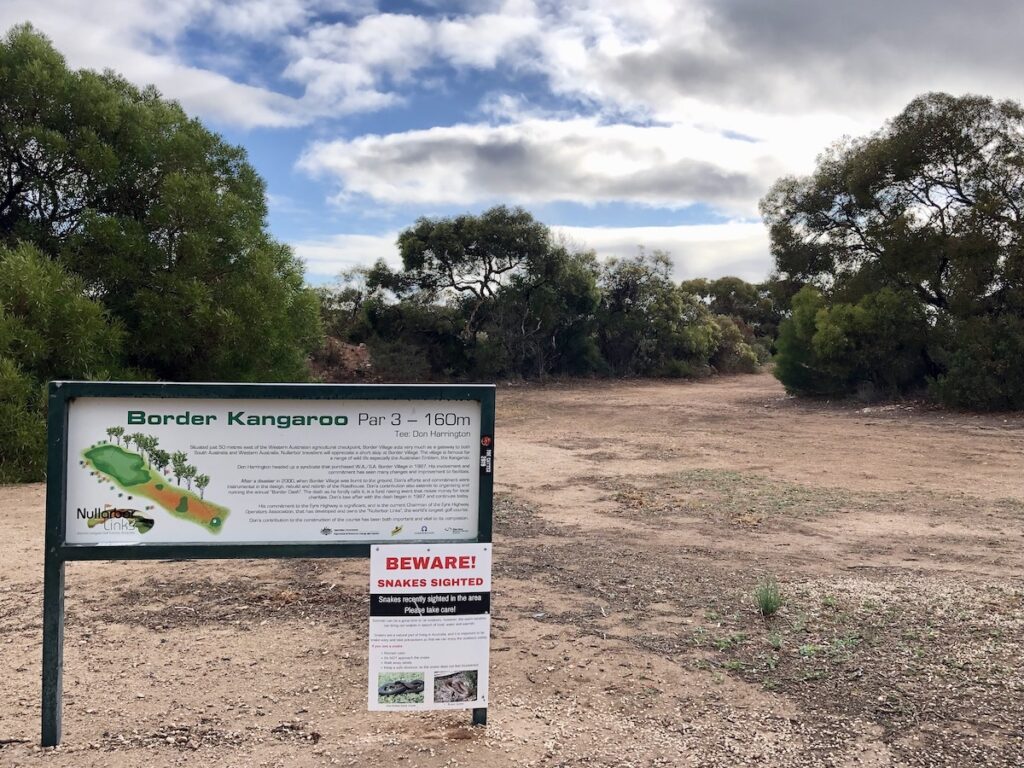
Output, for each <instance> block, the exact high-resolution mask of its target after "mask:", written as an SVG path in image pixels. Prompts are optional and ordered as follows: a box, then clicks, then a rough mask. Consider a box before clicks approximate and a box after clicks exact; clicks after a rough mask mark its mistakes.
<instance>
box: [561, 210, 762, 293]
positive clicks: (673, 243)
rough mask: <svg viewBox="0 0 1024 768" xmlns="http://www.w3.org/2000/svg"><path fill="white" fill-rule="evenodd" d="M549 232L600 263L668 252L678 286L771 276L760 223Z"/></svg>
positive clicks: (572, 228) (757, 280)
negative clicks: (682, 282)
mask: <svg viewBox="0 0 1024 768" xmlns="http://www.w3.org/2000/svg"><path fill="white" fill-rule="evenodd" d="M552 230H553V231H554V232H556V233H560V234H562V235H564V236H566V237H568V238H569V239H570V241H571V242H573V243H576V244H579V245H582V246H584V247H588V248H592V249H594V251H596V252H597V255H598V256H600V257H603V258H608V257H619V258H621V257H624V256H633V255H635V254H636V253H637V250H638V249H639V248H645V249H646V250H648V251H654V250H660V251H666V252H668V254H669V255H670V256H671V257H672V263H673V265H674V276H675V278H676V279H677V280H688V279H690V278H694V277H710V278H718V277H724V276H726V275H734V276H736V277H741V278H743V279H744V280H748V281H750V282H760V281H762V280H764V279H765V278H766V277H767V276H768V273H769V271H770V270H771V257H770V255H769V252H768V233H767V231H766V230H765V227H764V225H763V224H761V223H760V222H739V221H737V222H727V223H724V224H692V225H679V226H670V227H566V226H555V227H552Z"/></svg>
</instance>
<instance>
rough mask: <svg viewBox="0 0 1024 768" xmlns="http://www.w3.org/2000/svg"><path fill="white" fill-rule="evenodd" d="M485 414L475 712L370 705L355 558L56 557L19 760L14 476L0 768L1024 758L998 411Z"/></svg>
mask: <svg viewBox="0 0 1024 768" xmlns="http://www.w3.org/2000/svg"><path fill="white" fill-rule="evenodd" d="M498 403H499V405H498V429H497V434H496V454H497V464H496V470H495V477H496V480H497V483H498V489H499V499H498V504H497V509H496V512H495V565H494V576H495V581H494V590H495V591H494V596H493V605H494V613H493V642H492V649H491V650H492V656H491V708H490V710H489V719H490V724H489V725H488V726H487V727H486V728H471V727H469V725H468V723H469V714H468V713H465V714H462V713H454V714H453V713H425V714H402V715H397V714H387V713H373V714H371V713H368V712H366V711H365V698H366V693H365V691H366V680H365V669H366V630H367V600H368V598H367V580H368V565H367V562H366V561H362V560H356V561H333V560H301V561H300V560H292V561H213V562H153V563H127V562H121V563H74V564H70V565H69V566H68V574H67V608H68V612H67V633H66V647H65V673H64V675H65V681H64V689H65V706H64V744H63V745H62V746H61V747H60V748H58V749H56V750H40V749H39V747H38V746H36V744H37V741H38V729H39V678H40V631H41V630H40V611H41V595H42V583H41V576H42V530H43V488H42V486H13V487H4V488H0V506H2V509H3V511H4V529H3V536H2V539H0V679H2V680H3V686H2V688H0V691H2V694H3V696H2V698H0V765H3V766H15V765H24V766H39V765H43V766H54V767H56V766H75V767H76V768H77V767H79V766H83V767H84V766H137V765H147V766H153V767H156V766H173V765H184V764H187V765H189V766H320V765H357V766H362V765H367V766H369V765H375V766H379V765H389V766H399V767H402V766H408V767H409V768H412V767H413V766H423V767H427V766H430V767H432V768H433V767H437V768H440V767H441V766H448V767H451V768H454V767H456V766H477V765H482V766H488V768H491V767H492V766H493V767H495V768H500V767H502V766H723V767H731V766H742V765H756V766H780V767H784V766H836V767H839V766H876V767H879V768H880V767H882V766H949V767H950V768H953V767H954V766H955V767H957V768H959V767H961V766H1021V765H1024V673H1022V671H1021V659H1022V638H1024V633H1022V630H1024V578H1022V577H1024V556H1022V554H1021V550H1022V545H1024V419H1022V418H1021V417H1020V416H1003V415H998V416H996V415H993V416H973V415H958V414H950V413H946V412H941V411H933V410H930V409H925V408H920V407H914V406H861V405H852V404H841V405H830V404H825V403H816V404H804V403H798V402H796V401H795V400H793V399H790V398H787V397H786V396H785V395H784V393H783V392H782V390H781V388H780V387H779V386H778V384H777V383H776V382H775V381H774V380H773V379H772V378H771V377H770V376H768V375H759V376H743V377H736V378H726V379H719V380H713V381H707V382H702V383H668V382H636V383H582V384H581V383H567V384H557V385H549V386H545V387H538V386H523V387H509V386H502V387H501V389H500V391H499V399H498ZM772 579H774V580H776V581H777V583H778V585H779V589H780V591H781V594H782V598H783V601H784V602H783V606H782V608H781V610H779V612H778V613H777V614H776V615H775V616H773V617H772V618H770V619H765V618H763V617H762V616H761V614H760V613H759V612H758V610H757V608H756V606H755V601H754V594H755V591H756V589H757V588H758V586H759V584H764V583H768V582H769V581H771V580H772Z"/></svg>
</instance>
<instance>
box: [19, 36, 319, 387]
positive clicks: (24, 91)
mask: <svg viewBox="0 0 1024 768" xmlns="http://www.w3.org/2000/svg"><path fill="white" fill-rule="evenodd" d="M0 94H2V95H0V243H4V244H6V245H8V246H9V247H13V246H15V245H16V244H17V243H19V242H25V243H32V244H34V245H36V246H37V247H38V248H39V249H40V250H41V251H42V252H43V253H44V254H46V255H47V256H48V257H50V258H52V259H55V260H56V261H59V262H60V263H61V264H62V265H64V267H65V268H66V269H67V270H69V271H70V272H72V273H74V274H76V275H78V276H79V277H80V278H81V279H82V280H83V282H84V287H85V290H86V291H87V293H88V295H89V296H90V297H91V298H93V299H95V300H97V301H99V302H100V303H101V304H102V305H103V306H104V307H105V308H106V309H107V310H108V311H109V312H110V313H111V314H112V315H113V316H114V317H115V318H117V319H118V321H119V322H120V323H121V324H122V325H123V327H124V329H125V333H126V343H125V346H124V355H125V362H126V363H127V364H128V365H130V366H132V367H134V368H137V369H139V370H141V371H146V372H148V373H149V374H150V375H152V376H155V377H157V378H164V379H172V380H175V379H176V380H188V379H195V378H204V379H243V380H251V379H271V380H274V379H296V378H302V377H303V376H304V375H305V374H304V371H305V358H306V355H307V354H308V352H309V351H310V349H311V348H312V346H314V345H315V344H316V342H317V340H318V338H319V327H318V317H317V305H316V300H315V297H314V295H313V294H312V293H311V292H309V291H308V290H306V289H305V287H304V284H303V278H302V267H301V265H300V263H299V262H298V261H297V260H296V259H295V258H294V256H293V255H292V254H291V252H290V250H289V249H288V248H287V247H286V246H283V245H281V244H279V243H276V242H274V240H273V239H272V238H271V237H270V236H269V235H268V234H267V232H266V213H267V211H266V203H265V189H264V184H263V181H262V180H261V179H260V177H259V176H258V175H257V173H256V172H255V170H254V169H253V168H252V166H251V165H249V163H248V162H247V160H246V155H245V151H244V150H243V149H241V148H239V147H234V146H231V145H229V144H227V143H225V142H224V141H223V139H221V137H220V136H218V135H217V134H215V133H213V132H211V131H209V130H207V129H206V128H205V127H204V126H203V125H202V124H201V123H200V122H199V121H198V120H195V119H192V118H190V117H188V115H186V114H185V112H184V111H183V110H182V109H181V107H179V106H178V105H177V104H176V103H175V102H172V101H167V100H165V99H163V98H161V96H160V94H159V93H158V92H157V91H156V90H155V89H153V88H147V89H143V90H139V89H138V88H136V87H134V86H132V85H131V84H129V83H128V82H127V81H126V80H124V79H123V78H121V77H119V76H117V75H115V74H114V73H112V72H104V73H102V74H99V73H95V72H90V71H84V70H83V71H74V70H71V69H69V68H68V67H67V65H66V64H65V62H64V59H63V58H62V57H61V56H60V54H59V53H58V52H57V51H56V50H54V48H53V47H52V45H51V44H50V43H49V41H48V40H47V39H46V38H45V37H43V36H42V35H40V34H38V33H36V32H35V31H33V30H32V29H31V27H28V26H22V27H16V28H14V29H13V30H11V31H10V32H9V33H8V34H7V36H6V37H5V38H4V39H3V41H2V43H0Z"/></svg>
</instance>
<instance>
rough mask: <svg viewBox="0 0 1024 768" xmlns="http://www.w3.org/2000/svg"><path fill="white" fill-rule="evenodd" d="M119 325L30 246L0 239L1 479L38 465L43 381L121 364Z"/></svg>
mask: <svg viewBox="0 0 1024 768" xmlns="http://www.w3.org/2000/svg"><path fill="white" fill-rule="evenodd" d="M123 341H124V332H123V330H122V328H121V326H120V325H119V324H118V323H116V322H112V321H111V320H110V319H109V317H108V315H107V313H106V312H105V311H104V309H103V307H102V306H101V305H100V304H99V303H98V302H96V301H94V300H92V299H90V298H88V297H87V296H86V295H85V292H84V287H83V285H82V280H81V278H78V277H75V276H72V275H69V274H68V273H67V272H66V271H65V270H64V269H63V268H62V267H61V266H60V265H58V264H56V263H55V262H53V261H50V260H49V259H47V258H46V257H45V256H43V255H42V254H41V253H40V252H39V251H38V250H37V249H36V248H35V247H33V246H29V245H22V246H19V247H18V248H16V249H14V250H8V249H6V248H3V247H0V435H2V437H3V450H2V451H0V482H16V481H22V480H34V479H38V478H39V477H40V476H41V475H42V472H43V470H44V469H45V466H44V461H45V444H46V432H45V429H44V428H43V425H44V414H45V411H46V388H45V382H46V381H48V380H50V379H54V378H79V379H86V378H105V377H107V376H109V375H112V374H115V373H118V372H120V358H121V350H122V344H123Z"/></svg>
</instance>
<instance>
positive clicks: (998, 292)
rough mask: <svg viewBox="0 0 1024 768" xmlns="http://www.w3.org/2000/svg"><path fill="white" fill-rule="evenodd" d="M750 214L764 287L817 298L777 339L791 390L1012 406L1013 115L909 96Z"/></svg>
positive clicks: (1016, 142)
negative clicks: (757, 232)
mask: <svg viewBox="0 0 1024 768" xmlns="http://www.w3.org/2000/svg"><path fill="white" fill-rule="evenodd" d="M761 207H762V212H763V214H764V217H765V220H766V222H767V224H768V225H769V228H770V232H771V241H772V251H773V254H774V257H775V263H776V269H777V271H778V273H779V274H778V276H779V278H780V279H781V280H783V281H788V282H790V283H796V284H806V285H808V286H811V287H813V289H814V290H815V291H816V292H817V297H815V295H814V294H812V293H810V291H811V288H805V289H804V298H802V299H800V301H799V302H797V301H796V300H794V314H793V318H791V319H790V320H789V321H787V326H788V327H784V328H783V329H782V331H781V338H780V358H779V366H778V369H777V370H778V373H779V375H780V378H781V379H782V381H783V382H784V383H785V384H786V385H787V386H788V387H789V388H790V389H791V390H793V391H797V392H818V393H832V394H843V393H849V392H852V391H855V390H856V389H857V388H859V387H862V386H863V385H864V384H865V383H867V384H871V385H873V386H878V387H881V388H883V389H884V390H885V391H886V392H887V393H889V394H898V393H907V392H914V391H918V390H924V389H925V388H926V387H928V388H930V391H931V392H932V394H933V395H935V396H936V397H939V398H940V399H942V400H944V401H945V402H948V403H950V404H954V405H958V406H965V407H980V408H1024V377H1021V376H1019V375H1017V374H1019V373H1020V372H1021V362H1020V360H1021V358H1020V354H1019V352H1020V350H1021V349H1022V348H1024V337H1022V336H1021V335H1020V331H1021V329H1022V328H1024V218H1022V216H1024V109H1022V107H1021V105H1019V104H1017V103H1015V102H1010V101H1002V102H997V101H994V100H992V99H989V98H984V97H980V96H965V97H953V96H950V95H947V94H941V93H933V94H927V95H925V96H921V97H919V98H917V99H915V100H914V101H912V102H911V103H910V104H909V105H908V106H907V107H906V109H905V110H904V111H903V112H902V113H901V114H900V115H898V116H897V117H895V118H894V119H893V120H892V121H890V122H889V123H888V124H886V125H885V126H884V127H883V128H882V129H881V130H879V131H878V132H876V133H874V134H872V135H871V136H868V137H865V138H862V139H855V140H847V141H844V142H842V143H840V144H838V145H836V146H834V147H832V148H831V149H829V150H828V151H827V152H826V153H825V154H824V155H823V156H822V158H821V159H820V161H819V163H818V168H817V170H816V171H815V173H814V174H812V175H811V176H808V177H805V178H785V179H782V180H780V181H779V182H777V183H776V185H775V186H774V187H773V189H772V190H771V192H770V193H769V194H768V195H767V196H766V197H765V198H764V200H763V201H762V204H761ZM816 302H819V303H820V306H819V307H818V309H817V310H816V311H815V312H814V313H813V317H811V315H810V314H809V309H808V307H810V306H811V305H812V304H814V303H816ZM904 305H905V306H904ZM886 345H888V346H889V347H890V348H889V351H888V352H887V353H886V354H881V351H882V350H883V349H885V348H886ZM893 345H895V346H893ZM870 347H875V348H876V349H875V351H874V352H869V349H868V348H870ZM853 349H859V350H861V352H859V353H857V354H848V353H849V352H850V350H853ZM893 360H898V361H899V363H898V366H897V367H898V368H899V372H898V373H897V372H895V371H889V372H888V373H887V372H886V371H885V370H884V369H885V368H887V367H889V366H890V365H891V364H892V361H893Z"/></svg>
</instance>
